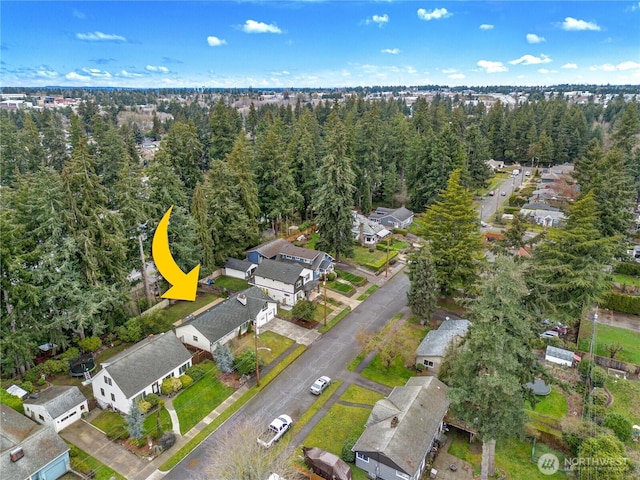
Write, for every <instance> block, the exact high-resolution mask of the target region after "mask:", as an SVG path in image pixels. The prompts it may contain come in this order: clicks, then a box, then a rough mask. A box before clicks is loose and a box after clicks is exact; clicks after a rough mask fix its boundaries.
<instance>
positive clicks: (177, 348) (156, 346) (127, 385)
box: [102, 332, 191, 398]
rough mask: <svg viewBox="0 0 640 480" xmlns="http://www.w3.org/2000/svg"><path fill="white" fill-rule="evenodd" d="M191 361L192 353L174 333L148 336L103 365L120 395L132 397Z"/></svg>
mask: <svg viewBox="0 0 640 480" xmlns="http://www.w3.org/2000/svg"><path fill="white" fill-rule="evenodd" d="M189 359H191V353H190V352H189V350H187V349H186V347H185V346H184V345H183V344H182V342H181V341H180V340H178V338H177V337H176V335H175V333H173V332H166V333H161V334H160V335H150V336H149V337H147V338H146V339H144V340H142V341H141V342H138V343H136V344H135V345H133V346H132V347H130V348H128V349H127V350H125V351H124V352H122V353H121V354H120V355H117V356H115V357H112V358H111V359H109V360H108V361H107V362H105V363H103V364H102V366H103V368H104V369H105V370H106V371H107V373H108V374H109V376H110V377H111V378H113V381H114V382H116V384H117V385H118V387H119V388H120V390H122V393H124V394H125V396H126V397H127V398H131V397H132V396H134V395H135V394H137V393H138V392H140V391H141V390H143V389H145V388H146V387H148V386H149V384H150V383H151V382H153V381H156V380H157V379H158V378H162V377H164V376H165V375H167V373H168V372H171V371H172V370H175V369H176V368H178V367H179V366H181V365H183V364H184V363H186V362H187V361H188V360H189Z"/></svg>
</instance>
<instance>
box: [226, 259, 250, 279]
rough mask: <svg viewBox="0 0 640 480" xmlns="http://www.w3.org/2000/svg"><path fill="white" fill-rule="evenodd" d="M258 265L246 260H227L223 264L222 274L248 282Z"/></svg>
mask: <svg viewBox="0 0 640 480" xmlns="http://www.w3.org/2000/svg"><path fill="white" fill-rule="evenodd" d="M257 266H258V265H256V264H255V263H251V262H250V261H248V260H239V259H237V258H229V259H227V263H225V264H224V274H225V275H226V276H227V277H233V278H239V279H240V280H249V279H250V278H251V275H253V271H254V270H255V269H256V267H257Z"/></svg>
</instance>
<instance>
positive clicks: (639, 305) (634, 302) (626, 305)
mask: <svg viewBox="0 0 640 480" xmlns="http://www.w3.org/2000/svg"><path fill="white" fill-rule="evenodd" d="M600 306H601V307H602V308H606V309H608V310H613V311H615V312H620V313H627V314H629V315H640V297H638V296H632V295H623V294H621V293H613V292H612V293H609V294H607V295H606V296H605V297H604V300H603V301H602V302H601V303H600Z"/></svg>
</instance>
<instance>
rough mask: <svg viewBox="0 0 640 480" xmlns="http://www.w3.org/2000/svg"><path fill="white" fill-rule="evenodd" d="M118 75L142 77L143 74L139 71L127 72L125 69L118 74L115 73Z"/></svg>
mask: <svg viewBox="0 0 640 480" xmlns="http://www.w3.org/2000/svg"><path fill="white" fill-rule="evenodd" d="M116 75H118V76H120V77H125V78H139V77H144V75H142V74H141V73H134V72H127V71H126V70H122V71H121V72H120V73H119V74H116Z"/></svg>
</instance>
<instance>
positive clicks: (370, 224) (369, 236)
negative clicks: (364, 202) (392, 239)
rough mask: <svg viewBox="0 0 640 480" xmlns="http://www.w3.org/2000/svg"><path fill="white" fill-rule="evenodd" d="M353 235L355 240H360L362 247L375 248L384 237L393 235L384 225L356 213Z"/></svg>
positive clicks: (354, 212) (354, 215)
mask: <svg viewBox="0 0 640 480" xmlns="http://www.w3.org/2000/svg"><path fill="white" fill-rule="evenodd" d="M351 233H352V234H353V238H354V239H356V240H358V241H359V242H360V244H361V245H362V246H369V245H371V246H375V245H376V244H377V243H378V242H379V241H380V240H382V239H383V238H384V237H386V236H387V235H391V232H390V231H389V230H387V229H386V228H384V226H383V225H382V224H380V223H378V222H374V221H373V220H369V219H368V218H367V217H365V216H364V215H360V214H359V213H358V212H356V211H353V226H352V227H351Z"/></svg>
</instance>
